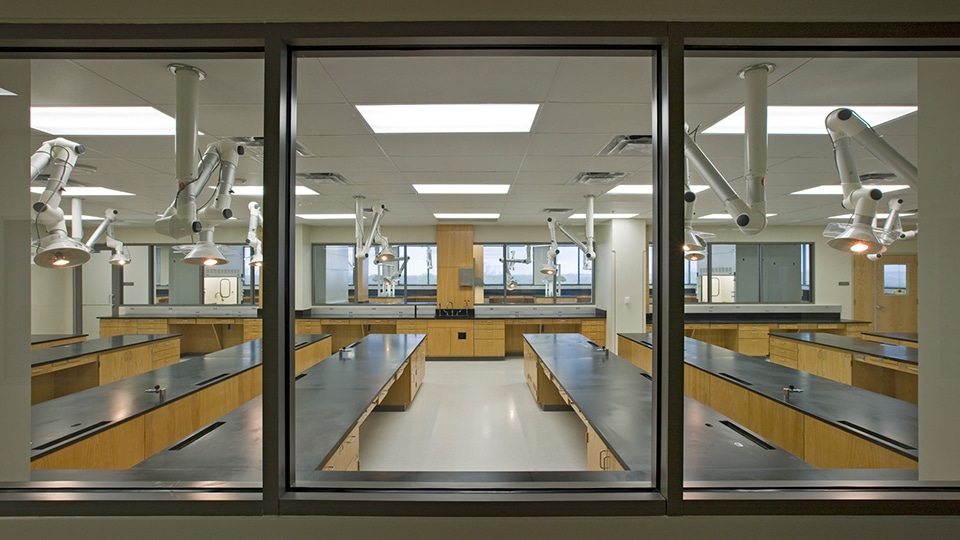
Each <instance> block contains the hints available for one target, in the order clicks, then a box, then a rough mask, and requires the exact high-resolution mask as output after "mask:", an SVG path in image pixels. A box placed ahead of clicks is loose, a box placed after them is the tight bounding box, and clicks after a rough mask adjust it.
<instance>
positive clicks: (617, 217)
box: [570, 214, 637, 219]
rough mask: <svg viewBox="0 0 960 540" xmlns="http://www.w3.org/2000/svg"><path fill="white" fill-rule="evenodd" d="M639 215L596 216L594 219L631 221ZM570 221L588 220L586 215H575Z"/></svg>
mask: <svg viewBox="0 0 960 540" xmlns="http://www.w3.org/2000/svg"><path fill="white" fill-rule="evenodd" d="M632 217H637V214H594V215H593V219H630V218H632ZM570 219H587V215H586V214H573V215H572V216H570Z"/></svg>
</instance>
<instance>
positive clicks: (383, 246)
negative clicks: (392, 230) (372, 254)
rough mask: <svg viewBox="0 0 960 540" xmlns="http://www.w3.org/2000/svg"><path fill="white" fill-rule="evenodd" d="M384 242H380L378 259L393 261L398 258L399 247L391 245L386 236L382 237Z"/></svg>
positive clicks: (380, 260) (383, 261)
mask: <svg viewBox="0 0 960 540" xmlns="http://www.w3.org/2000/svg"><path fill="white" fill-rule="evenodd" d="M381 238H382V239H383V242H380V251H379V252H378V253H377V261H379V262H382V263H386V262H393V261H395V260H397V248H396V246H391V245H390V243H389V242H387V239H386V237H381Z"/></svg>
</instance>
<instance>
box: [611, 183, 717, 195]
mask: <svg viewBox="0 0 960 540" xmlns="http://www.w3.org/2000/svg"><path fill="white" fill-rule="evenodd" d="M709 188H710V186H690V191H692V192H694V193H700V192H701V191H703V190H705V189H709ZM652 194H653V186H652V185H650V184H643V185H636V184H621V185H619V186H617V187H615V188H613V189H611V190H610V191H608V192H607V195H652Z"/></svg>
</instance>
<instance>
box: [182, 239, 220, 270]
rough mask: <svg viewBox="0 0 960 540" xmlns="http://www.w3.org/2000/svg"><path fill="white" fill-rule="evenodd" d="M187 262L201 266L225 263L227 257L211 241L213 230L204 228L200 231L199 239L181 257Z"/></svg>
mask: <svg viewBox="0 0 960 540" xmlns="http://www.w3.org/2000/svg"><path fill="white" fill-rule="evenodd" d="M183 262H185V263H187V264H196V265H203V266H219V265H221V264H227V262H229V261H227V258H226V257H224V256H223V253H222V252H221V251H220V248H218V247H217V246H216V244H214V243H213V231H211V230H206V231H202V232H201V233H200V241H199V242H197V245H195V246H194V247H193V249H191V250H190V253H187V256H186V257H184V258H183Z"/></svg>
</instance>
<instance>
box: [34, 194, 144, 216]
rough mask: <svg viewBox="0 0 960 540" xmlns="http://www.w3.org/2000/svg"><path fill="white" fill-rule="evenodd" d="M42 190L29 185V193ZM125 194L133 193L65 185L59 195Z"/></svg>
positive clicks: (94, 195)
mask: <svg viewBox="0 0 960 540" xmlns="http://www.w3.org/2000/svg"><path fill="white" fill-rule="evenodd" d="M43 190H44V188H43V187H42V186H30V193H43ZM125 195H133V193H127V192H126V191H117V190H115V189H108V188H102V187H87V186H76V187H74V186H67V187H65V188H63V192H62V193H60V196H61V197H120V196H125ZM84 219H86V218H84Z"/></svg>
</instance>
